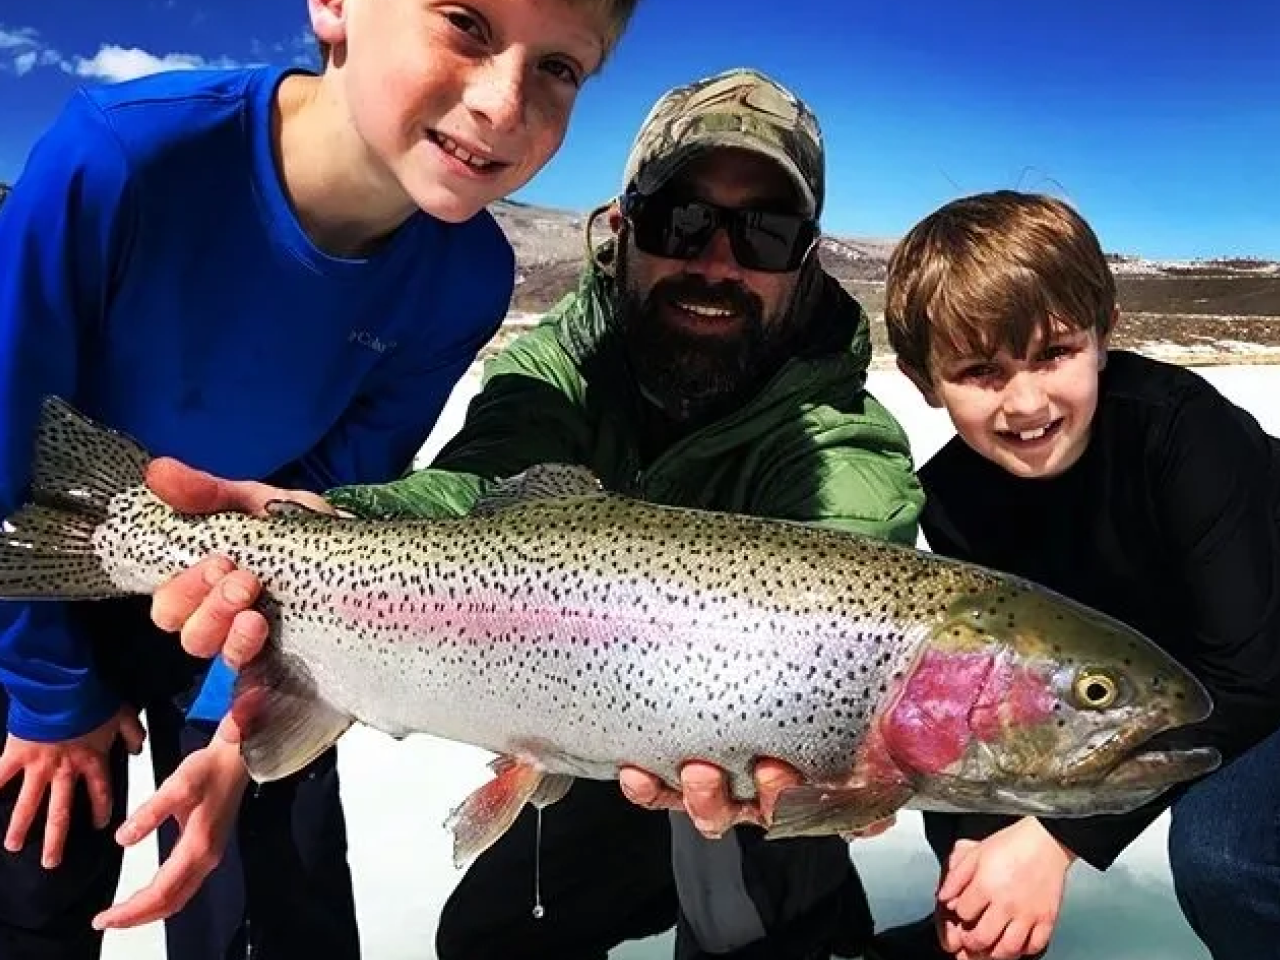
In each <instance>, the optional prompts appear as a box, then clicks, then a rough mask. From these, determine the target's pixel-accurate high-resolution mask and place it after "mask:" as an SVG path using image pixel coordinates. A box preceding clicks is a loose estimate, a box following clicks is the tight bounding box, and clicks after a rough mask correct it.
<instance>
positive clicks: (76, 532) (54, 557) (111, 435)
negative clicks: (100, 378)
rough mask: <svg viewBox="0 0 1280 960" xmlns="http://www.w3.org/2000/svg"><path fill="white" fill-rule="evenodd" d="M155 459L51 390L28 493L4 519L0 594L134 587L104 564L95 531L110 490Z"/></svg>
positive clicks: (111, 593) (93, 592) (56, 596)
mask: <svg viewBox="0 0 1280 960" xmlns="http://www.w3.org/2000/svg"><path fill="white" fill-rule="evenodd" d="M150 459H151V457H150V456H149V455H148V453H147V452H146V451H145V450H144V449H143V448H142V447H141V446H139V445H138V443H137V442H135V441H134V440H133V439H132V438H131V437H129V436H127V435H125V434H123V433H120V432H118V431H115V430H112V429H110V428H108V427H105V426H102V425H101V424H98V423H95V422H94V421H93V420H90V419H89V418H88V417H86V416H84V414H82V413H80V412H79V411H78V410H76V409H75V408H74V407H72V406H71V405H70V404H68V403H67V402H66V401H64V400H62V399H60V398H58V397H46V398H45V400H44V401H43V403H42V404H41V407H40V417H39V420H38V421H37V424H36V438H35V450H34V459H33V463H32V469H31V484H30V494H29V501H28V502H27V503H26V504H24V505H23V506H22V507H21V508H20V509H19V510H18V511H17V512H16V513H14V514H13V515H12V516H10V517H8V518H6V519H5V520H4V522H3V524H0V599H3V600H19V599H22V600H95V599H104V598H108V597H120V596H125V595H126V594H128V593H129V592H130V591H128V590H124V589H122V588H120V587H118V586H116V585H115V584H114V583H112V581H111V579H110V577H109V576H108V575H107V572H106V571H105V570H104V569H103V567H102V564H101V561H100V560H99V558H98V555H97V553H96V552H95V549H94V544H93V535H94V531H95V530H96V529H97V528H98V526H99V525H100V524H102V523H103V522H104V521H105V520H106V518H107V512H108V509H109V507H110V504H111V500H112V498H114V497H116V496H117V495H119V494H121V493H123V492H124V491H126V490H128V489H130V488H132V487H136V486H141V485H143V484H144V483H145V480H144V473H145V471H146V468H147V463H148V462H149V461H150Z"/></svg>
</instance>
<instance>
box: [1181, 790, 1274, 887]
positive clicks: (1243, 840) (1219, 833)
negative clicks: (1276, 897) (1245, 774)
mask: <svg viewBox="0 0 1280 960" xmlns="http://www.w3.org/2000/svg"><path fill="white" fill-rule="evenodd" d="M1249 834H1250V831H1249V830H1247V829H1245V828H1244V825H1243V824H1241V823H1239V822H1238V820H1235V819H1233V818H1229V817H1228V818H1224V817H1222V816H1221V815H1219V816H1218V817H1216V818H1215V817H1204V816H1200V815H1193V811H1191V810H1182V811H1177V810H1175V813H1174V816H1173V818H1172V820H1171V821H1170V824H1169V869H1170V871H1171V873H1172V874H1173V884H1174V888H1175V890H1176V891H1177V895H1178V897H1179V899H1180V900H1182V901H1184V902H1192V903H1196V904H1213V903H1222V902H1227V903H1229V902H1233V901H1234V900H1235V899H1237V897H1238V896H1239V895H1240V890H1241V888H1242V886H1243V885H1244V884H1246V883H1247V882H1248V878H1249V877H1251V876H1252V875H1253V874H1254V873H1255V871H1253V870H1251V869H1250V865H1251V864H1252V863H1254V862H1255V861H1256V860H1257V858H1258V857H1259V856H1260V855H1261V853H1262V851H1261V850H1260V849H1259V847H1258V845H1257V843H1251V842H1250V841H1249V840H1248V836H1249Z"/></svg>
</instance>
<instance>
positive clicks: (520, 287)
mask: <svg viewBox="0 0 1280 960" xmlns="http://www.w3.org/2000/svg"><path fill="white" fill-rule="evenodd" d="M489 210H490V212H491V213H492V214H493V215H494V218H495V219H496V220H497V221H498V223H499V224H500V225H501V226H502V229H503V230H504V232H505V233H506V234H507V237H508V239H509V240H510V241H511V245H512V247H514V249H515V252H516V263H517V269H518V276H517V287H516V294H515V301H514V304H513V308H514V309H515V310H517V311H519V312H536V311H540V310H545V309H546V308H547V307H548V306H549V305H551V304H552V303H554V302H555V301H556V300H557V299H559V298H560V297H561V296H563V295H564V293H566V292H567V291H568V290H570V289H572V286H573V283H574V281H575V279H576V278H577V276H578V273H579V271H580V270H581V267H582V263H583V260H584V258H585V256H586V242H585V237H584V235H583V231H584V229H585V224H586V216H587V214H586V213H583V212H577V211H573V210H562V209H557V208H554V207H544V206H538V205H534V204H527V203H521V202H518V201H512V200H500V201H498V202H497V203H494V204H492V205H491V206H490V207H489ZM606 235H607V225H606V224H605V223H604V220H603V217H601V218H599V219H597V222H596V223H595V224H594V225H593V237H595V238H597V239H599V238H602V237H604V236H606ZM896 242H897V241H896V239H894V238H882V237H874V238H872V237H848V236H824V237H823V238H822V240H821V244H820V247H819V251H820V256H821V257H822V262H823V265H824V266H825V267H826V268H827V270H828V271H829V272H830V273H831V274H832V275H833V276H835V277H836V278H837V279H838V280H840V281H841V282H842V283H844V284H845V285H846V286H847V287H849V288H850V289H851V290H853V291H854V292H856V293H857V294H858V295H859V298H860V299H862V300H863V302H864V304H865V305H866V306H867V309H868V310H875V309H878V308H879V307H878V297H877V294H878V291H879V288H881V287H882V286H883V284H884V279H885V272H886V269H887V266H888V263H889V257H890V255H891V254H892V253H893V248H894V245H895V244H896ZM1108 260H1109V262H1110V264H1111V269H1112V272H1113V273H1114V274H1115V276H1116V280H1117V284H1118V285H1119V287H1120V292H1121V299H1122V301H1123V302H1124V303H1125V304H1126V308H1127V309H1130V310H1136V311H1139V312H1153V313H1180V314H1214V315H1221V314H1229V315H1244V316H1280V262H1277V261H1272V260H1264V259H1260V258H1227V257H1216V258H1211V259H1205V260H1188V261H1172V260H1148V259H1145V258H1142V257H1136V256H1131V255H1128V254H1122V253H1112V254H1108ZM868 301H870V302H868Z"/></svg>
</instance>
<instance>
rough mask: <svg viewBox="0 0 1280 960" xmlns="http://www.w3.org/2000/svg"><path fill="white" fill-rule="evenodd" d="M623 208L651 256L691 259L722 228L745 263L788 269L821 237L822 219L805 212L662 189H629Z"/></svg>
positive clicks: (775, 270) (639, 243)
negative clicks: (729, 203) (723, 203)
mask: <svg viewBox="0 0 1280 960" xmlns="http://www.w3.org/2000/svg"><path fill="white" fill-rule="evenodd" d="M621 209H622V215H623V216H624V217H626V218H627V220H628V221H630V223H631V226H632V231H633V236H634V237H635V242H636V246H637V247H638V248H639V249H640V250H641V251H642V252H644V253H647V254H649V255H650V256H654V257H666V258H668V259H670V260H692V259H693V258H694V257H696V256H698V254H700V253H701V252H702V251H703V249H704V248H705V247H706V245H707V244H708V243H710V242H711V238H712V236H714V235H715V232H716V231H717V230H718V229H720V228H721V227H723V228H724V230H725V232H726V233H727V234H728V235H729V245H730V247H731V249H732V250H733V256H734V259H735V260H737V261H738V264H739V265H740V266H742V267H744V268H745V269H747V270H759V271H761V272H764V273H787V272H790V271H792V270H796V269H799V267H800V264H802V263H804V258H805V257H806V256H808V254H809V250H810V249H811V248H812V246H813V243H814V241H815V240H817V238H818V224H817V222H816V221H814V220H812V219H810V218H809V217H804V216H801V215H800V214H796V213H774V212H771V211H766V210H751V209H745V210H734V209H731V208H728V207H720V206H716V205H715V204H713V203H707V202H706V201H705V200H682V199H678V198H675V197H672V196H669V195H667V196H664V195H663V194H661V193H656V194H652V195H650V196H645V195H643V194H639V193H635V192H631V191H628V192H627V193H626V194H624V195H623V197H622V202H621Z"/></svg>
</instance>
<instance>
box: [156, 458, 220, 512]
mask: <svg viewBox="0 0 1280 960" xmlns="http://www.w3.org/2000/svg"><path fill="white" fill-rule="evenodd" d="M146 481H147V486H148V487H150V488H151V492H152V493H154V494H155V495H156V496H157V497H159V498H160V499H161V500H163V501H164V502H165V503H167V504H168V505H169V506H170V507H172V508H173V509H174V510H176V511H178V512H179V513H199V514H203V513H216V512H218V511H219V510H228V509H232V507H231V506H230V503H229V495H228V494H227V492H226V490H225V489H224V487H225V486H226V485H225V484H224V483H223V482H222V481H221V480H219V479H218V478H217V477H215V476H213V474H210V473H205V472H204V471H203V470H196V469H195V468H193V467H189V466H187V465H186V464H185V463H183V462H182V461H180V460H175V459H173V458H172V457H156V458H155V459H154V460H152V461H151V463H149V464H148V465H147V473H146Z"/></svg>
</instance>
